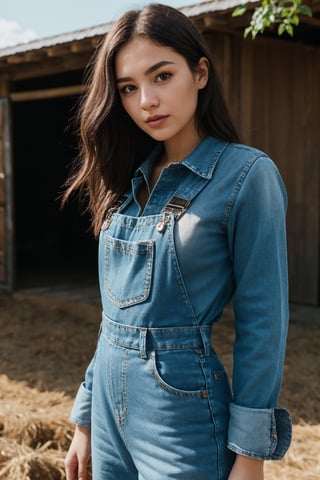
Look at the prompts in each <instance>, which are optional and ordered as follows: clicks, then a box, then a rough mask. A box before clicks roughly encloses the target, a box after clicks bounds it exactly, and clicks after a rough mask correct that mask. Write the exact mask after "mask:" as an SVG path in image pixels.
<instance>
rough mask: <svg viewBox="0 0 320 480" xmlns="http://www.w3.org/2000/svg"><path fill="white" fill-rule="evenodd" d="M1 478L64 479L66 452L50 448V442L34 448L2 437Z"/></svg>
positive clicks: (15, 479)
mask: <svg viewBox="0 0 320 480" xmlns="http://www.w3.org/2000/svg"><path fill="white" fill-rule="evenodd" d="M0 451H1V458H3V459H4V461H1V464H0V480H63V479H65V473H64V464H63V461H64V455H65V454H64V453H63V452H62V451H58V450H51V449H50V442H49V443H47V444H45V445H42V446H41V447H37V448H35V449H32V448H30V447H28V446H26V445H19V444H18V443H16V442H8V441H6V440H4V439H0Z"/></svg>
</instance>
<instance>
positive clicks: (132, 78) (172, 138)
mask: <svg viewBox="0 0 320 480" xmlns="http://www.w3.org/2000/svg"><path fill="white" fill-rule="evenodd" d="M115 74H116V82H117V87H118V90H119V93H120V98H121V101H122V104H123V107H124V109H125V110H126V112H127V113H128V114H129V116H130V117H131V118H132V120H133V121H134V122H135V123H136V124H137V126H138V127H139V128H140V129H141V130H143V131H144V132H145V133H147V134H148V135H150V137H152V138H153V139H155V140H158V141H163V142H165V143H167V142H171V143H172V142H179V143H180V142H187V143H188V142H190V139H191V138H192V139H194V138H195V135H197V136H198V132H197V129H196V125H195V112H196V108H197V103H198V92H199V90H200V89H202V88H204V87H205V85H206V83H207V77H208V67H207V60H206V58H201V59H200V61H199V65H198V69H197V71H196V72H191V70H190V68H189V66H188V64H187V62H186V60H185V58H184V57H183V56H182V55H180V54H178V53H177V52H175V51H174V50H172V49H171V48H170V47H166V46H161V45H158V44H156V43H154V42H153V41H152V40H149V39H147V38H145V37H136V38H134V39H133V40H132V41H130V42H129V43H127V44H126V45H125V46H123V47H122V48H121V49H120V50H119V52H118V54H117V56H116V62H115Z"/></svg>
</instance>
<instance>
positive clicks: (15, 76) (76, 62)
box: [8, 52, 91, 81]
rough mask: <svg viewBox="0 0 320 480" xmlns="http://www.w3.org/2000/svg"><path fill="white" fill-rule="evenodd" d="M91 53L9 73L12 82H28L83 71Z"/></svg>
mask: <svg viewBox="0 0 320 480" xmlns="http://www.w3.org/2000/svg"><path fill="white" fill-rule="evenodd" d="M90 57H91V52H89V53H88V54H83V55H73V56H72V57H66V58H63V59H58V58H55V59H53V58H51V59H50V60H49V59H48V61H47V62H44V63H43V64H40V63H39V64H34V65H31V64H26V65H24V67H23V68H21V67H20V68H18V66H15V67H13V68H12V70H11V71H9V72H8V73H9V74H10V79H11V80H12V81H19V80H27V79H29V78H37V77H46V76H48V75H55V74H57V73H64V72H71V71H75V70H83V69H84V68H85V67H86V65H87V64H88V62H89V59H90Z"/></svg>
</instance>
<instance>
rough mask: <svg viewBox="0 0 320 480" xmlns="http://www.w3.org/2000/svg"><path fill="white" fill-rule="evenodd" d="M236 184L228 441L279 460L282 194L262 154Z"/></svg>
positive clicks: (283, 438)
mask: <svg viewBox="0 0 320 480" xmlns="http://www.w3.org/2000/svg"><path fill="white" fill-rule="evenodd" d="M241 182H242V183H241V184H240V186H239V190H238V192H237V195H236V196H234V197H233V205H232V210H231V214H230V217H229V221H228V239H229V251H230V256H231V258H232V262H233V271H234V281H235V294H234V314H235V330H236V339H235V344H234V367H233V392H234V403H232V404H231V406H230V423H229V435H228V437H229V441H228V446H229V448H230V449H231V450H233V451H235V452H236V453H237V454H239V455H240V456H241V455H244V456H247V457H251V458H254V459H260V460H264V459H278V458H279V459H280V458H282V456H283V455H284V453H285V451H286V450H287V448H288V446H289V444H290V438H291V425H290V417H289V414H288V413H287V412H286V411H285V410H284V409H278V408H277V402H278V397H279V392H280V386H281V381H282V371H283V363H284V355H285V345H286V336H287V326H288V280H287V255H286V226H285V214H286V200H287V199H286V193H285V189H284V186H283V183H282V180H281V178H280V175H279V173H278V171H277V169H276V167H275V166H274V164H273V163H272V162H271V160H270V159H269V158H267V157H260V158H258V159H257V160H256V161H255V162H254V163H253V164H252V166H251V168H250V169H249V170H248V173H247V174H246V176H245V178H244V179H242V180H241ZM235 468H236V466H235ZM231 478H232V477H231ZM257 478H259V477H257Z"/></svg>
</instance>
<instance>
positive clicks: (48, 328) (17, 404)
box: [0, 294, 320, 480]
mask: <svg viewBox="0 0 320 480" xmlns="http://www.w3.org/2000/svg"><path fill="white" fill-rule="evenodd" d="M0 304H1V308H0V366H1V372H5V373H6V375H0V480H63V479H65V474H64V471H63V459H64V456H65V453H66V450H67V448H68V445H69V443H70V439H71V435H72V431H73V426H72V425H70V424H69V422H68V415H69V412H70V409H71V405H72V403H73V397H74V394H75V392H76V389H77V387H78V383H79V381H80V379H81V378H82V376H83V374H84V371H85V367H86V365H87V364H88V361H89V360H90V357H91V355H92V352H93V350H94V348H95V343H96V336H97V330H98V327H99V325H98V324H99V316H100V307H99V306H97V305H86V304H82V303H81V302H71V301H65V300H64V301H59V300H57V299H49V298H45V297H44V296H39V297H36V296H35V297H32V298H31V297H29V296H27V295H25V296H23V295H21V294H20V295H15V296H14V297H10V296H8V295H4V294H3V295H1V294H0ZM2 307H3V308H2ZM309 313H310V312H309ZM313 313H314V314H315V316H314V318H313V319H311V320H312V321H311V320H309V319H308V318H309V317H306V318H304V317H301V316H300V314H301V312H300V311H296V315H295V316H293V317H292V318H293V323H292V324H291V327H290V329H289V340H288V350H287V357H286V366H285V374H284V383H283V391H282V396H281V402H280V403H281V404H282V405H284V406H286V407H287V408H288V409H289V410H290V411H291V413H292V414H293V420H294V430H293V442H292V446H291V447H290V449H289V451H288V453H287V455H286V456H285V458H284V460H282V461H281V462H265V480H275V479H277V480H316V479H317V480H318V479H319V478H320V458H319V455H320V453H319V452H320V390H319V386H318V384H319V370H320V366H319V360H320V357H319V320H320V310H319V309H318V310H317V311H316V310H314V311H313ZM303 314H304V315H307V314H308V309H306V310H305V312H303ZM213 337H214V344H215V347H216V348H217V351H218V353H219V354H220V355H221V356H222V358H223V360H224V362H225V364H226V366H227V368H228V370H229V371H231V366H232V342H233V337H234V334H233V325H232V314H230V312H227V315H226V318H225V319H224V320H223V321H222V322H221V323H220V324H219V325H217V328H216V329H215V330H214V335H213ZM62 392H66V394H64V393H62Z"/></svg>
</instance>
